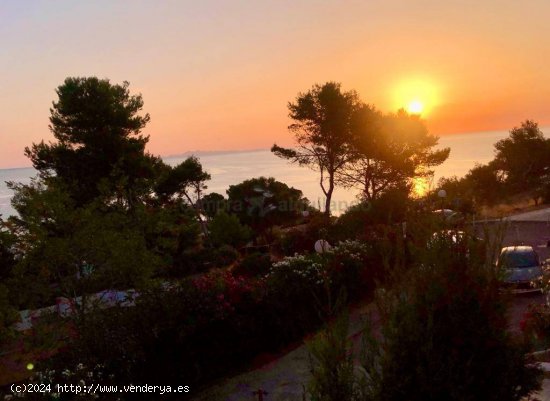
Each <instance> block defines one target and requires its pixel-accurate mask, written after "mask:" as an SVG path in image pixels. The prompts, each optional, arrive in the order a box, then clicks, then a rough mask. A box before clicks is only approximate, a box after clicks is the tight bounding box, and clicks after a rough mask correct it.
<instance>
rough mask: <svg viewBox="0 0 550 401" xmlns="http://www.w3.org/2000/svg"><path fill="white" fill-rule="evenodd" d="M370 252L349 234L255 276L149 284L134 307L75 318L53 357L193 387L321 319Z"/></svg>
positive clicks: (222, 274)
mask: <svg viewBox="0 0 550 401" xmlns="http://www.w3.org/2000/svg"><path fill="white" fill-rule="evenodd" d="M368 255H369V248H368V246H366V245H365V244H361V243H358V242H353V241H348V242H344V243H340V244H338V245H337V246H335V247H334V248H333V249H332V250H331V251H330V252H326V253H325V254H321V255H319V254H310V255H295V256H293V257H287V258H285V259H283V260H282V261H280V262H278V263H275V264H274V265H272V266H270V268H269V270H268V273H267V274H265V275H263V276H260V277H258V278H250V277H246V276H236V275H234V274H233V273H232V272H231V271H229V270H213V271H211V272H210V273H207V274H203V275H200V276H196V277H193V278H188V279H185V280H183V281H181V282H180V283H179V284H173V285H171V286H169V287H168V288H166V286H164V288H163V287H162V286H160V287H157V288H156V289H151V290H150V291H148V292H146V291H144V292H143V293H142V294H141V296H140V297H139V298H138V299H137V300H136V305H135V307H132V308H121V307H120V308H119V307H114V308H110V309H104V310H97V311H92V312H91V313H90V314H88V315H86V318H85V319H82V320H81V321H78V322H77V324H78V333H79V335H78V337H77V338H75V339H74V340H73V344H72V346H71V347H70V348H69V350H68V351H67V352H65V353H63V354H62V355H61V354H60V355H59V356H58V357H56V358H54V360H52V361H51V366H52V368H55V369H57V371H59V370H60V368H61V370H63V369H64V368H65V367H66V366H73V365H75V363H76V362H83V363H85V364H86V365H87V366H95V365H97V364H104V365H105V368H104V371H105V372H108V373H109V374H114V380H116V381H117V382H119V383H138V382H146V383H151V384H166V383H181V382H185V383H186V384H190V385H192V386H194V387H196V386H198V385H201V384H204V383H206V382H208V381H210V380H213V379H215V378H217V377H219V376H220V375H223V374H226V373H227V371H229V370H231V371H233V370H235V369H236V368H237V369H238V368H239V366H242V365H243V364H245V363H246V362H247V361H249V360H250V359H251V358H253V357H255V356H257V355H258V354H259V353H262V352H272V351H276V350H277V349H279V348H280V347H281V346H286V345H288V344H289V343H291V342H293V341H296V340H301V339H302V338H303V336H304V334H306V333H311V332H312V331H314V330H316V329H317V328H319V327H320V325H321V323H322V322H323V313H324V312H326V311H327V310H326V307H327V305H330V298H329V297H332V296H334V295H335V294H336V293H337V292H338V291H339V290H340V287H341V286H345V287H350V288H362V287H361V286H362V285H363V284H362V281H361V277H362V276H361V274H362V272H363V271H364V270H369V269H370V265H368V264H366V263H365V261H368V258H367V256H368ZM354 286H355V287H354ZM365 288H366V287H365ZM356 292H357V291H356ZM334 299H336V298H334ZM320 312H321V313H320Z"/></svg>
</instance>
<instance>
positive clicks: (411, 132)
mask: <svg viewBox="0 0 550 401" xmlns="http://www.w3.org/2000/svg"><path fill="white" fill-rule="evenodd" d="M353 133H354V136H353V141H352V144H353V147H352V151H353V158H352V159H351V160H350V161H349V162H348V163H347V164H346V165H345V167H344V168H343V169H341V171H339V173H338V175H337V179H338V182H339V183H341V184H342V185H344V186H346V187H356V188H358V189H361V191H362V195H363V197H364V198H365V199H366V200H369V201H372V200H374V199H376V198H378V197H379V196H380V195H381V194H383V193H384V192H387V191H389V190H395V189H407V191H408V190H410V187H411V184H412V179H413V178H415V177H427V176H429V175H431V174H432V173H433V171H432V170H431V167H434V166H438V165H440V164H441V163H443V162H444V161H445V160H446V159H447V158H448V157H449V152H450V149H449V148H445V149H439V150H433V148H434V147H435V146H436V145H437V143H438V137H436V136H434V135H430V134H429V133H428V130H427V128H426V125H425V123H424V121H422V120H421V119H420V117H419V116H418V115H414V114H408V113H407V112H405V111H404V110H399V111H398V112H397V113H390V114H387V115H383V114H381V113H380V112H378V111H376V110H375V109H374V108H372V107H371V106H367V105H364V106H363V107H361V109H359V110H358V111H357V113H356V115H355V118H354V124H353Z"/></svg>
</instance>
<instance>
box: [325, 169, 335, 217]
mask: <svg viewBox="0 0 550 401" xmlns="http://www.w3.org/2000/svg"><path fill="white" fill-rule="evenodd" d="M333 191H334V173H331V174H330V176H329V180H328V191H327V192H326V197H327V199H326V200H325V216H326V217H330V203H331V201H332V192H333Z"/></svg>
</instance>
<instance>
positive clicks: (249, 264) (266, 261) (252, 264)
mask: <svg viewBox="0 0 550 401" xmlns="http://www.w3.org/2000/svg"><path fill="white" fill-rule="evenodd" d="M270 267H271V257H270V256H269V255H268V254H263V253H258V252H255V253H251V254H250V255H246V256H245V257H244V258H243V259H242V260H241V261H240V262H239V264H238V265H237V266H235V268H234V269H233V274H235V275H236V276H245V277H258V276H264V275H266V274H267V272H268V271H269V268H270Z"/></svg>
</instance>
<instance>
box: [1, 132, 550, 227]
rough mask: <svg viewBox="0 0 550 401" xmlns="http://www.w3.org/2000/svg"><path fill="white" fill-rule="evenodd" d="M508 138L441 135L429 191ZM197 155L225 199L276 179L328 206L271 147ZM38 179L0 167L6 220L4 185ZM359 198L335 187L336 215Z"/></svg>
mask: <svg viewBox="0 0 550 401" xmlns="http://www.w3.org/2000/svg"><path fill="white" fill-rule="evenodd" d="M546 131H547V132H548V130H546ZM508 134H509V133H508V132H507V131H490V132H478V133H468V134H455V135H447V136H442V137H440V140H439V145H438V147H440V148H445V147H449V148H451V153H450V156H449V158H448V159H447V160H446V161H445V163H443V164H442V165H440V166H438V167H437V168H435V173H434V177H433V180H431V182H426V183H423V184H422V185H423V186H424V187H425V188H429V189H433V188H436V187H437V182H438V180H439V179H440V178H441V177H450V176H457V177H462V176H464V175H465V174H466V173H467V172H468V171H469V170H470V169H471V168H472V167H474V166H475V164H476V163H487V162H489V161H490V160H492V159H493V157H494V144H495V143H496V142H497V141H499V140H500V139H503V138H505V137H507V136H508ZM194 154H195V155H196V156H197V157H198V158H199V160H200V162H201V164H202V165H203V168H204V169H205V170H206V171H207V172H209V173H210V175H211V177H212V179H211V180H210V181H209V182H208V184H207V185H208V189H207V190H206V191H205V192H207V193H208V192H218V193H221V194H224V195H225V192H226V190H227V189H228V188H229V186H230V185H235V184H238V183H240V182H242V181H244V180H247V179H250V178H254V177H261V176H263V177H274V178H275V179H276V180H278V181H281V182H284V183H286V184H287V185H289V186H291V187H294V188H297V189H300V190H301V191H302V192H303V193H304V196H306V197H307V198H308V199H309V200H310V202H311V204H312V205H313V206H315V207H318V208H321V209H322V208H323V207H324V195H323V193H322V190H321V188H320V186H319V174H318V173H317V172H315V171H312V170H310V169H308V168H307V167H300V166H298V165H295V164H291V163H289V162H287V161H286V160H284V159H280V158H278V157H276V156H275V155H273V154H272V153H271V152H270V151H269V150H267V149H265V150H253V151H235V152H196V153H194ZM188 156H189V154H185V155H182V156H170V157H166V158H164V161H165V162H166V163H168V164H170V165H176V164H178V163H180V162H181V161H182V160H184V159H185V158H186V157H188ZM34 176H36V171H35V170H34V169H33V168H32V167H23V168H12V169H0V215H2V217H3V218H6V217H8V216H10V215H15V214H16V211H15V210H14V209H13V208H12V206H11V198H12V196H13V193H12V191H11V190H10V189H9V188H8V187H7V186H6V181H15V182H21V183H24V184H28V183H29V182H30V181H31V178H32V177H34ZM357 194H358V191H357V190H352V189H344V188H336V190H335V191H334V194H333V202H332V205H331V210H332V212H333V214H334V215H339V214H341V213H343V212H344V211H345V210H346V209H347V208H348V207H350V206H351V205H353V204H355V203H357Z"/></svg>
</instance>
